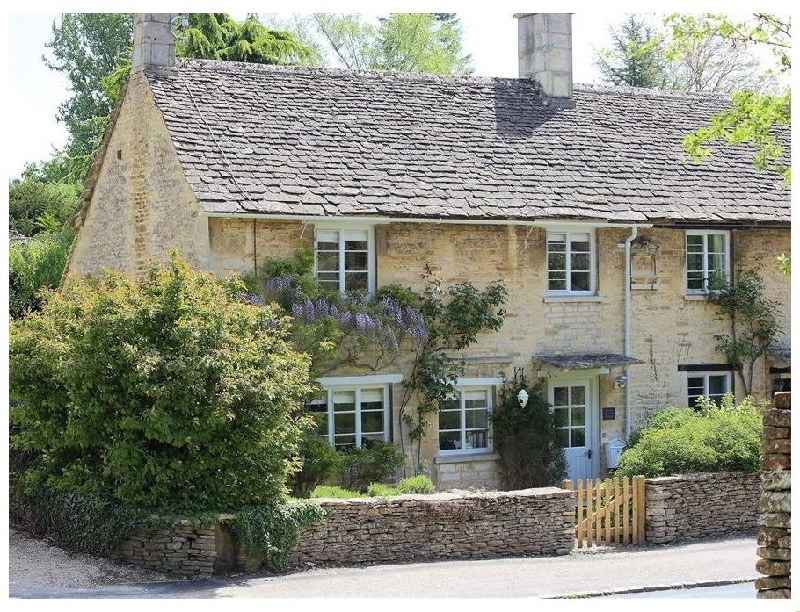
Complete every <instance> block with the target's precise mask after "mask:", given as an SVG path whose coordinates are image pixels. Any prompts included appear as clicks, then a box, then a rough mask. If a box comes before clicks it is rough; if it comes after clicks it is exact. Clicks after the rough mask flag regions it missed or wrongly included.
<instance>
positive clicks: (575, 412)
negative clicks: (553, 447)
mask: <svg viewBox="0 0 800 612" xmlns="http://www.w3.org/2000/svg"><path fill="white" fill-rule="evenodd" d="M549 387H550V391H549V400H550V405H551V406H552V407H553V411H554V413H555V415H556V420H557V422H558V428H559V429H558V431H559V435H560V440H561V446H563V447H564V452H565V454H566V456H567V478H569V479H570V480H578V479H583V480H586V479H593V478H597V477H598V476H599V465H600V463H599V460H598V455H599V453H598V450H599V448H598V447H599V441H598V440H596V437H597V431H596V425H595V424H596V423H597V418H598V413H597V400H596V394H595V392H594V390H595V388H596V379H550V385H549Z"/></svg>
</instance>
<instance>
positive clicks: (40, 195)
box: [8, 175, 81, 236]
mask: <svg viewBox="0 0 800 612" xmlns="http://www.w3.org/2000/svg"><path fill="white" fill-rule="evenodd" d="M80 194H81V186H80V184H78V183H48V182H43V181H40V180H37V179H36V178H34V177H33V176H30V175H23V177H22V178H18V179H13V180H11V181H10V182H9V185H8V226H9V229H10V230H12V231H16V232H19V233H20V234H23V235H24V236H34V235H36V234H38V233H39V232H42V231H51V232H53V231H56V232H57V231H59V230H61V228H62V227H64V225H65V224H66V223H67V221H68V220H69V218H70V217H71V216H72V214H73V213H74V212H75V204H76V202H77V200H78V196H79V195H80Z"/></svg>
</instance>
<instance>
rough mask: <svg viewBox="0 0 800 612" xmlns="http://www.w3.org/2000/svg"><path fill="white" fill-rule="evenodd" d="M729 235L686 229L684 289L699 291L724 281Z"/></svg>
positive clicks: (728, 250)
mask: <svg viewBox="0 0 800 612" xmlns="http://www.w3.org/2000/svg"><path fill="white" fill-rule="evenodd" d="M729 261H730V234H729V233H728V232H725V231H718V230H717V231H711V230H686V292H687V293H703V292H705V291H709V290H713V289H715V288H718V287H720V286H722V285H723V284H724V283H725V282H727V280H728V276H729V271H730V267H729Z"/></svg>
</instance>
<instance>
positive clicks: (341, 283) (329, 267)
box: [315, 228, 375, 293]
mask: <svg viewBox="0 0 800 612" xmlns="http://www.w3.org/2000/svg"><path fill="white" fill-rule="evenodd" d="M315 246H316V248H315V257H316V259H315V266H316V274H317V280H318V281H319V284H320V286H321V287H323V288H324V289H328V290H331V291H340V292H344V291H361V292H365V293H372V292H374V290H375V264H374V262H375V247H374V240H373V234H372V230H371V229H343V228H342V229H338V228H337V229H327V228H326V229H317V232H316V245H315Z"/></svg>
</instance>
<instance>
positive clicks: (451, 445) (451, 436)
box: [439, 431, 461, 450]
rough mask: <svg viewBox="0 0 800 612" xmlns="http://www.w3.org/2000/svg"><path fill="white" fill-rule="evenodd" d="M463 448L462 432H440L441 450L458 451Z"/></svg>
mask: <svg viewBox="0 0 800 612" xmlns="http://www.w3.org/2000/svg"><path fill="white" fill-rule="evenodd" d="M460 448H461V432H460V431H442V432H439V450H458V449H460Z"/></svg>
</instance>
